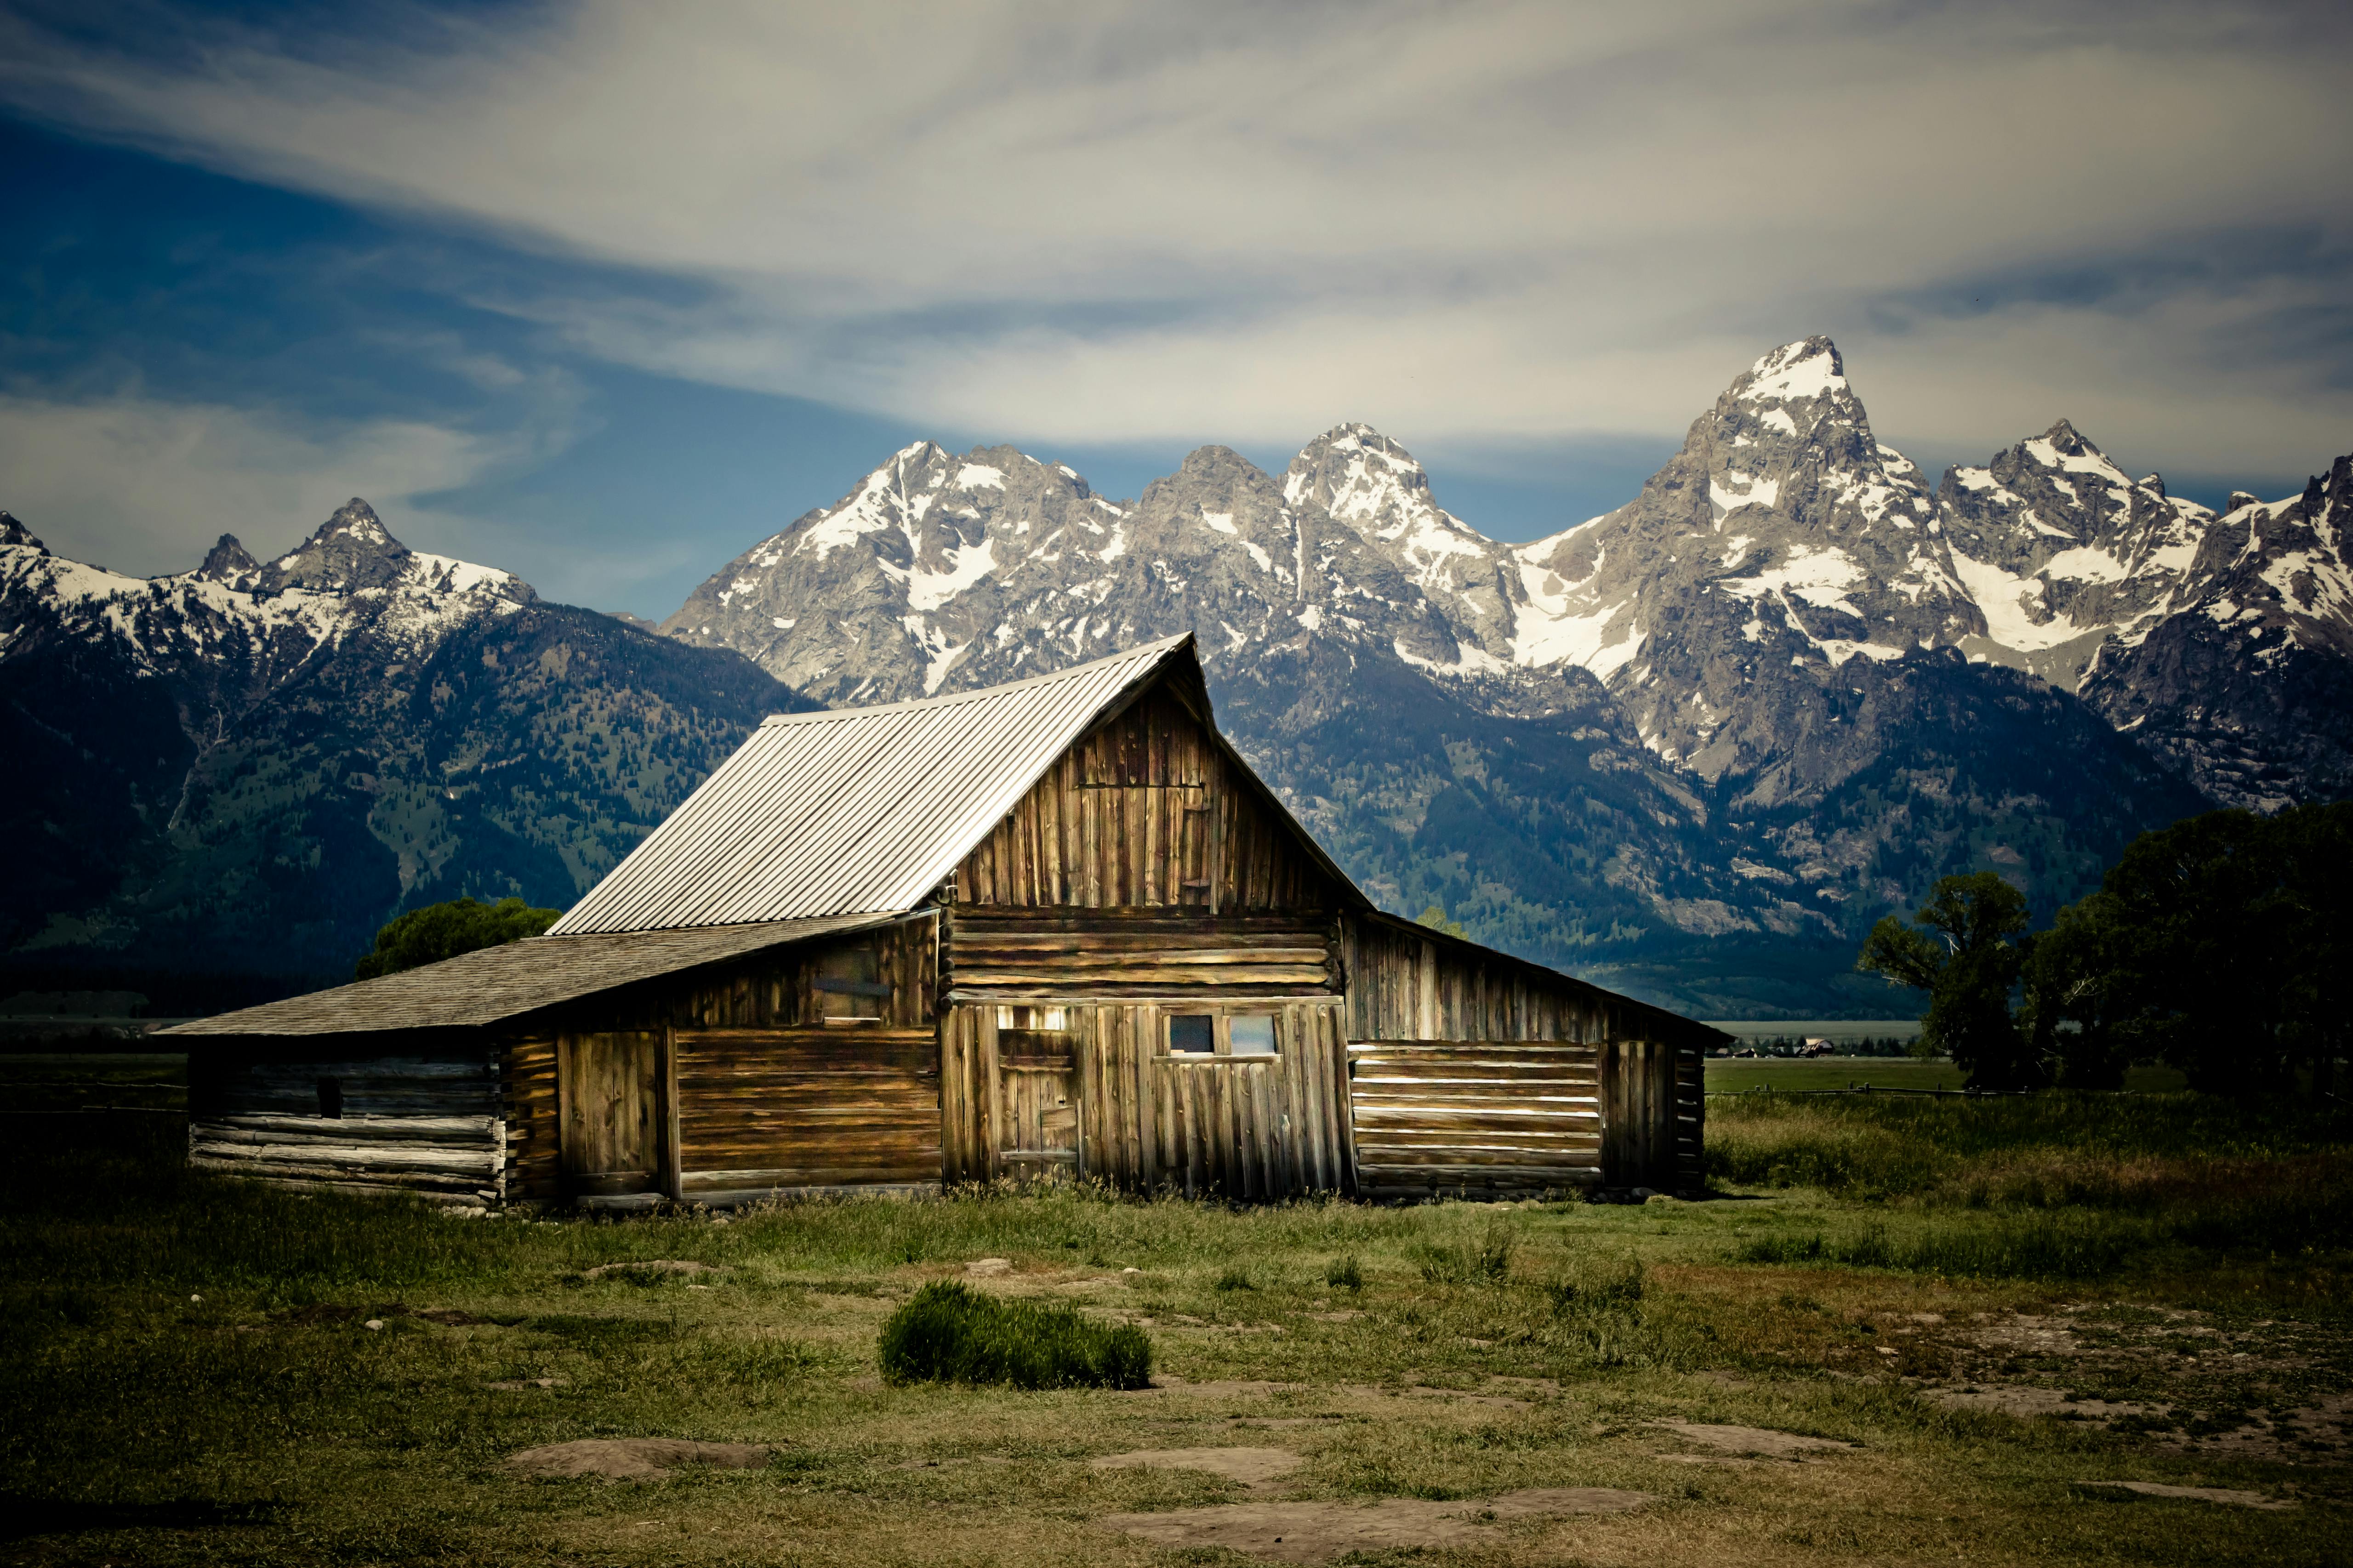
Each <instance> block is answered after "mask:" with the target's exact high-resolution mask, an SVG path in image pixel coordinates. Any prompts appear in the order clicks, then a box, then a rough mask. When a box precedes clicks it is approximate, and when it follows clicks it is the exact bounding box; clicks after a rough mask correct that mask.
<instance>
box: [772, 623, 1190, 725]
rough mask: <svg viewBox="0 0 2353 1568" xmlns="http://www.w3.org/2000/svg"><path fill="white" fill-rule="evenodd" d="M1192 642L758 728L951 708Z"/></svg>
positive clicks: (1148, 646)
mask: <svg viewBox="0 0 2353 1568" xmlns="http://www.w3.org/2000/svg"><path fill="white" fill-rule="evenodd" d="M1192 641H1193V634H1192V633H1191V632H1179V633H1177V634H1176V636H1175V637H1161V638H1159V639H1157V640H1156V641H1153V642H1144V643H1138V644H1136V645H1135V646H1134V647H1129V648H1122V649H1121V650H1120V651H1119V652H1117V653H1110V654H1105V655H1104V656H1103V658H1092V659H1089V660H1088V661H1087V662H1086V663H1084V664H1074V665H1071V666H1070V667H1069V668H1065V669H1050V670H1048V671H1047V672H1046V673H1045V674H1043V675H1029V676H1024V677H1022V678H1021V679H1019V680H1008V681H1005V682H1004V683H1002V684H1001V685H997V686H976V687H974V688H973V689H970V690H969V691H944V692H942V693H940V695H938V696H937V697H910V698H908V699H906V700H903V701H900V702H878V703H876V704H874V705H873V706H872V707H870V708H819V709H815V710H811V711H809V712H807V713H771V714H769V715H768V716H767V717H766V718H765V719H763V720H761V721H760V727H761V728H762V729H764V730H781V729H785V728H786V727H788V726H791V725H795V724H822V723H824V722H826V721H828V720H839V719H845V718H849V717H850V716H852V715H856V716H857V717H859V718H871V717H873V716H876V715H879V714H892V713H905V712H911V711H913V710H921V709H942V708H953V707H955V706H956V705H957V704H959V703H965V702H980V701H986V700H988V699H990V698H993V697H999V696H1003V695H1004V694H1006V693H1008V692H1013V691H1027V690H1029V689H1032V688H1035V687H1040V686H1053V685H1057V684H1059V683H1060V682H1063V681H1069V680H1076V679H1083V678H1084V677H1085V676H1086V675H1087V674H1088V672H1089V671H1092V670H1095V669H1099V668H1103V667H1104V666H1106V665H1113V664H1120V663H1123V662H1125V661H1127V660H1132V659H1137V658H1154V659H1157V658H1162V657H1164V656H1166V655H1168V654H1172V653H1174V652H1176V650H1177V649H1178V648H1179V647H1184V646H1185V645H1186V644H1187V643H1190V642H1192Z"/></svg>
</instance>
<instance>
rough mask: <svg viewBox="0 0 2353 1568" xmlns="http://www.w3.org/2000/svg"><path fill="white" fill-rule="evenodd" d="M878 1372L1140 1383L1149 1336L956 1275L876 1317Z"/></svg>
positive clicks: (1146, 1380) (942, 1378)
mask: <svg viewBox="0 0 2353 1568" xmlns="http://www.w3.org/2000/svg"><path fill="white" fill-rule="evenodd" d="M881 1359H882V1375H883V1377H884V1378H886V1379H888V1380H889V1381H890V1382H892V1383H894V1384H908V1383H926V1382H930V1383H969V1384H998V1383H1002V1384H1011V1385H1012V1386H1014V1387H1015V1388H1143V1387H1145V1386H1146V1385H1148V1384H1150V1383H1151V1381H1152V1342H1151V1341H1150V1340H1148V1339H1146V1338H1145V1335H1144V1331H1143V1330H1141V1329H1138V1328H1136V1327H1134V1325H1132V1324H1125V1323H1123V1324H1121V1325H1120V1326H1118V1327H1116V1328H1113V1327H1111V1326H1110V1325H1108V1324H1103V1323H1098V1322H1094V1321H1091V1320H1089V1319H1087V1318H1084V1317H1082V1316H1081V1315H1080V1314H1079V1313H1078V1312H1077V1311H1075V1310H1072V1309H1071V1308H1069V1307H1060V1306H1050V1305H1043V1304H1039V1303H1036V1302H1030V1301H1003V1300H997V1298H995V1297H993V1296H987V1295H984V1294H982V1293H981V1292H979V1291H977V1290H975V1289H971V1288H970V1287H969V1286H966V1285H964V1284H961V1283H959V1282H957V1281H955V1280H941V1281H937V1282H934V1283H933V1284H930V1285H926V1286H924V1287H923V1289H920V1290H918V1291H916V1292H915V1294H914V1298H913V1300H910V1301H909V1302H908V1303H907V1304H906V1305H905V1306H903V1307H902V1308H900V1309H899V1310H897V1311H895V1312H893V1313H892V1314H891V1319H890V1321H888V1322H886V1323H884V1324H883V1325H882V1338H881Z"/></svg>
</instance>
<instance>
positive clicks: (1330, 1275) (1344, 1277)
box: [1324, 1252, 1365, 1290]
mask: <svg viewBox="0 0 2353 1568" xmlns="http://www.w3.org/2000/svg"><path fill="white" fill-rule="evenodd" d="M1324 1284H1326V1285H1329V1286H1331V1287H1333V1288H1334V1289H1339V1290H1361V1289H1364V1288H1365V1271H1364V1269H1362V1268H1359V1267H1357V1264H1356V1254H1355V1253H1353V1252H1352V1253H1350V1254H1349V1255H1348V1256H1347V1257H1345V1258H1334V1259H1333V1260H1332V1261H1331V1262H1330V1263H1327V1264H1325V1265H1324Z"/></svg>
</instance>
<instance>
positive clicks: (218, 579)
mask: <svg viewBox="0 0 2353 1568" xmlns="http://www.w3.org/2000/svg"><path fill="white" fill-rule="evenodd" d="M260 570H261V563H260V562H259V561H256V560H255V559H254V558H253V557H252V555H251V554H250V553H248V552H247V550H246V548H245V546H244V545H242V544H240V543H238V542H237V535H236V534H234V533H224V534H222V535H221V536H220V538H219V539H218V540H217V541H216V542H214V544H213V547H212V548H211V549H210V550H207V551H206V552H205V559H204V564H202V565H201V566H198V567H197V568H196V575H197V576H198V577H200V578H202V579H204V581H206V582H207V583H234V582H236V581H237V579H238V578H240V577H242V576H244V575H245V574H247V573H248V572H259V571H260Z"/></svg>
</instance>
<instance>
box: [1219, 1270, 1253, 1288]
mask: <svg viewBox="0 0 2353 1568" xmlns="http://www.w3.org/2000/svg"><path fill="white" fill-rule="evenodd" d="M1218 1289H1220V1290H1255V1289H1258V1281H1257V1280H1255V1279H1251V1278H1250V1271H1249V1270H1248V1269H1244V1268H1229V1269H1227V1270H1226V1271H1225V1272H1224V1273H1223V1274H1220V1275H1219V1276H1218Z"/></svg>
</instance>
